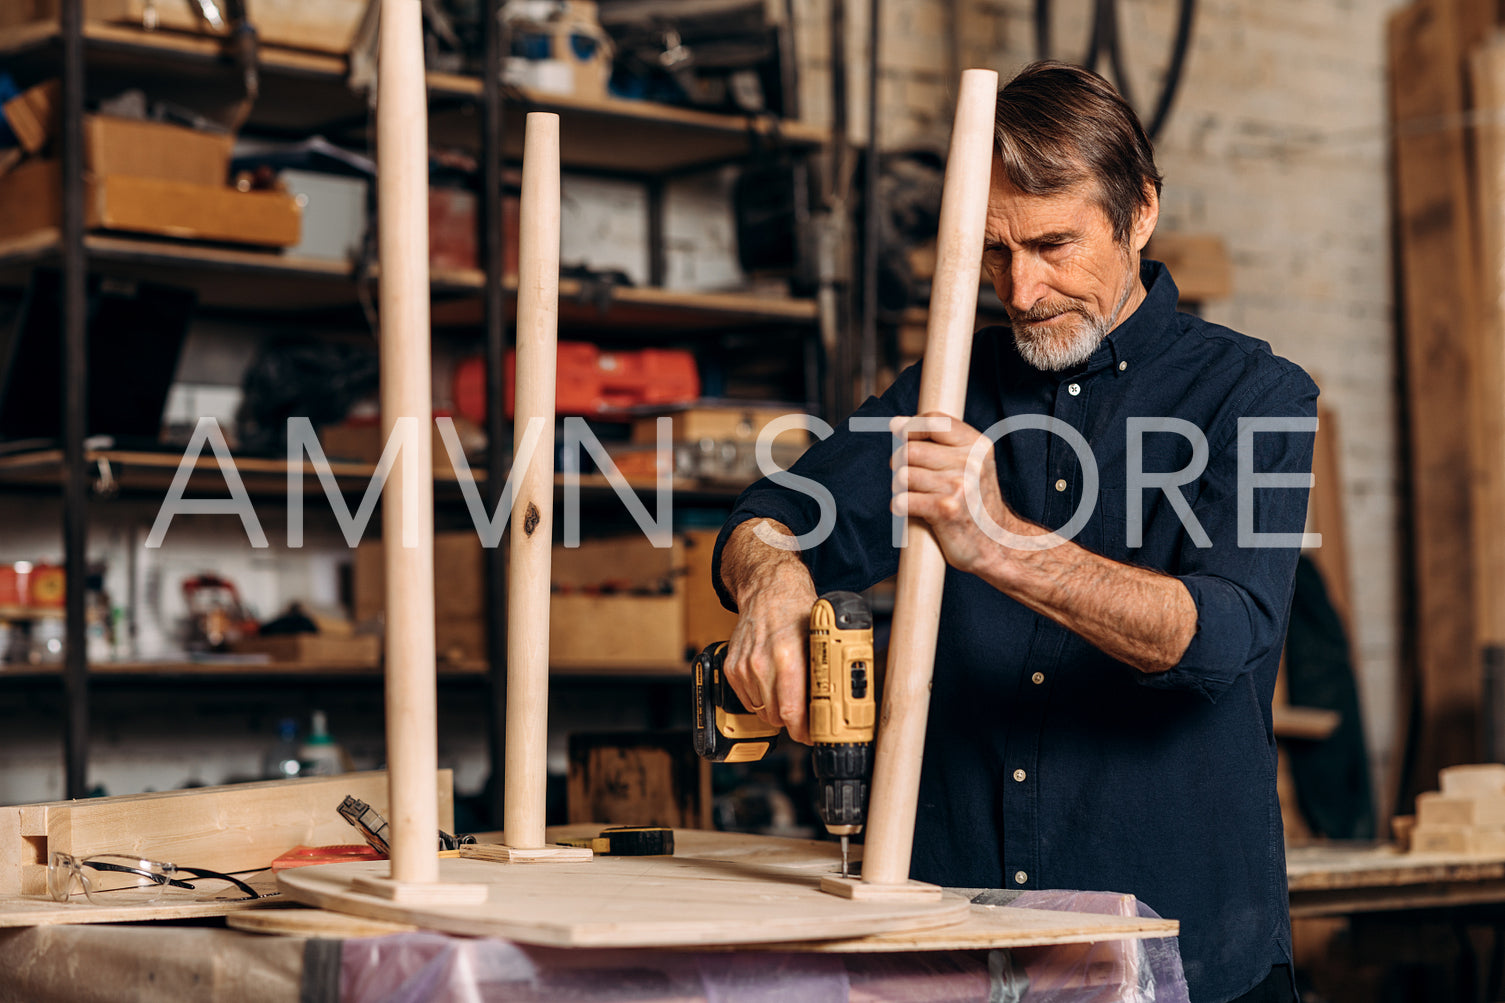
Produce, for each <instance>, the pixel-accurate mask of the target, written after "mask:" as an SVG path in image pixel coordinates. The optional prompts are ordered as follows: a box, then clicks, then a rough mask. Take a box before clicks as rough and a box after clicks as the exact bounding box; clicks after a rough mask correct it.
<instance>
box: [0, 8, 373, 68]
mask: <svg viewBox="0 0 1505 1003" xmlns="http://www.w3.org/2000/svg"><path fill="white" fill-rule="evenodd" d="M15 2H16V0H4V3H0V8H4V7H8V6H9V5H10V4H12V3H15ZM20 5H21V6H22V7H28V6H30V7H31V10H32V12H31V15H30V17H28V18H26V20H42V19H46V18H56V17H57V16H58V11H59V0H20ZM148 8H151V9H152V11H153V15H154V16H155V18H156V22H157V26H158V28H165V29H168V30H170V31H186V32H190V33H192V34H195V35H203V34H211V33H212V32H210V31H209V30H208V29H207V28H206V27H205V25H204V22H203V21H202V19H200V18H199V16H198V15H197V14H196V13H194V7H193V5H192V4H189V3H163V2H162V0H84V16H85V17H86V18H88V19H89V20H91V21H108V22H111V23H112V24H129V25H135V26H137V27H140V26H142V25H144V24H146V23H147V20H146V19H147V10H148ZM365 12H366V0H246V16H247V18H248V19H249V20H250V22H251V24H253V25H254V26H255V27H256V33H257V36H258V37H259V39H260V41H261V44H263V45H281V46H286V47H288V48H291V49H309V50H312V51H314V52H332V53H336V54H338V55H343V54H345V53H346V52H348V51H350V43H351V42H352V41H353V40H354V39H355V32H356V29H357V28H359V27H360V23H361V17H362V16H363V15H364V14H365ZM12 16H13V15H12V14H10V13H7V14H5V15H0V24H9V23H13V22H12V21H11V17H12ZM14 23H24V22H22V21H21V20H20V19H19V18H17V20H16V21H15V22H14Z"/></svg>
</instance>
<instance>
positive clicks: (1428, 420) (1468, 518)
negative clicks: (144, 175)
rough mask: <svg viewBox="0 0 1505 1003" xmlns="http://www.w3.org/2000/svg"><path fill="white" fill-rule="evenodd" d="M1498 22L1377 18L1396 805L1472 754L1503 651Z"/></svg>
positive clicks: (1479, 744)
mask: <svg viewBox="0 0 1505 1003" xmlns="http://www.w3.org/2000/svg"><path fill="white" fill-rule="evenodd" d="M1500 22H1501V15H1500V12H1499V10H1498V9H1497V7H1496V4H1494V3H1493V2H1489V3H1486V2H1483V0H1418V2H1416V3H1413V4H1412V5H1410V6H1409V7H1405V8H1403V9H1401V10H1399V11H1397V12H1396V13H1395V14H1394V15H1393V17H1392V19H1391V22H1390V33H1389V71H1390V83H1391V114H1392V130H1391V135H1392V142H1393V144H1394V154H1395V157H1394V164H1395V220H1396V234H1397V242H1396V247H1397V255H1398V266H1399V269H1398V270H1399V276H1400V288H1399V289H1398V290H1397V296H1398V299H1399V301H1400V303H1401V305H1402V314H1401V340H1402V343H1403V368H1404V386H1405V404H1404V406H1403V408H1402V411H1403V413H1405V414H1406V416H1407V417H1406V421H1407V437H1408V443H1409V447H1410V448H1409V463H1410V470H1409V478H1408V479H1409V484H1410V486H1409V490H1410V509H1411V525H1410V526H1409V527H1408V528H1409V533H1408V534H1407V535H1408V538H1409V539H1410V541H1411V547H1412V553H1411V558H1412V563H1413V565H1414V567H1415V581H1414V586H1413V587H1414V595H1415V601H1414V605H1413V614H1412V617H1411V621H1412V629H1413V632H1414V635H1415V639H1416V663H1415V666H1414V671H1415V676H1414V681H1413V685H1412V687H1411V688H1412V690H1413V693H1414V701H1415V703H1416V709H1417V711H1418V713H1416V714H1415V716H1414V717H1415V720H1416V721H1417V725H1416V728H1417V733H1416V735H1415V736H1414V742H1413V744H1414V747H1415V749H1416V753H1417V755H1416V758H1415V761H1414V769H1413V772H1412V774H1411V778H1410V779H1409V781H1408V782H1406V783H1405V784H1404V785H1403V790H1402V792H1401V793H1402V800H1403V801H1404V800H1405V799H1406V798H1409V797H1410V796H1411V795H1412V794H1414V793H1416V792H1417V791H1418V790H1419V789H1421V786H1422V784H1424V783H1425V782H1426V778H1430V777H1432V776H1434V775H1436V773H1437V771H1438V770H1440V769H1441V768H1443V767H1446V766H1451V765H1454V764H1459V763H1468V762H1472V761H1475V760H1477V759H1478V758H1479V757H1480V751H1481V750H1482V749H1483V748H1484V742H1483V731H1484V724H1485V722H1484V721H1483V719H1482V714H1481V710H1480V708H1481V707H1483V706H1484V702H1483V700H1482V694H1483V690H1484V666H1485V664H1486V662H1487V660H1488V659H1490V658H1498V657H1499V656H1500V655H1501V654H1505V521H1502V520H1500V518H1499V513H1500V512H1501V511H1502V510H1505V395H1501V393H1500V387H1501V386H1502V385H1505V40H1502V38H1501V37H1500V35H1499V29H1500V27H1501V23H1500ZM1490 755H1491V757H1493V756H1497V755H1498V753H1497V752H1493V751H1491V753H1490Z"/></svg>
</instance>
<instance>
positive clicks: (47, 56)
mask: <svg viewBox="0 0 1505 1003" xmlns="http://www.w3.org/2000/svg"><path fill="white" fill-rule="evenodd" d="M486 6H487V10H488V14H489V20H488V23H489V24H490V25H491V29H490V31H489V32H488V36H487V39H486V51H485V72H484V74H483V75H482V76H481V77H480V78H474V77H465V76H457V75H453V74H430V75H429V96H430V109H431V138H432V140H433V141H434V142H435V143H439V144H453V145H459V146H466V147H469V148H471V149H474V150H476V151H477V153H479V155H480V160H481V164H482V172H483V178H482V180H483V186H482V193H481V198H480V200H479V203H480V205H479V209H480V213H481V224H482V233H483V235H484V242H483V247H482V258H483V261H484V262H485V267H484V268H482V269H474V270H450V271H440V270H436V271H435V272H434V273H433V276H432V288H433V293H434V310H435V323H436V325H446V324H447V325H457V326H458V325H465V326H470V325H478V326H480V327H481V329H482V330H483V331H484V335H485V345H486V355H487V360H488V369H489V377H488V381H489V382H488V392H489V394H490V399H492V400H499V399H501V397H502V396H503V393H502V386H501V379H502V371H503V366H502V360H503V358H504V355H505V353H506V351H507V348H508V346H509V343H510V341H511V338H510V311H511V303H510V300H511V298H512V294H513V292H514V289H515V280H513V279H511V278H510V277H508V276H506V275H504V274H503V273H502V264H501V262H502V244H501V240H502V233H501V230H502V228H501V226H500V221H501V219H502V205H501V199H502V171H503V167H504V164H505V163H506V162H507V161H508V160H515V159H516V157H517V156H519V155H520V151H521V138H522V130H521V129H520V128H511V129H509V128H506V127H505V126H506V116H507V115H509V114H512V113H515V112H525V111H529V110H535V109H536V110H546V111H555V112H558V113H559V114H560V115H561V117H562V118H564V119H565V121H566V123H567V127H566V129H565V130H564V133H563V134H564V144H563V149H562V158H563V160H564V162H565V164H566V169H567V170H571V171H575V172H582V173H598V174H610V175H612V176H616V177H631V178H637V179H639V180H641V181H643V182H644V183H645V185H646V186H647V191H648V194H649V204H650V212H651V218H650V226H649V229H650V232H651V233H658V234H661V233H662V220H661V213H662V202H663V190H664V184H665V183H666V182H667V181H668V180H669V179H672V178H675V177H680V176H684V175H687V174H691V173H695V172H699V171H705V170H709V169H711V168H715V167H718V166H721V165H725V164H729V163H734V162H737V161H740V160H744V159H746V158H748V157H749V156H751V155H752V154H753V152H754V151H756V150H758V149H765V148H768V147H770V146H781V147H782V148H784V149H787V150H792V151H795V152H803V153H809V152H813V151H815V150H817V149H819V148H822V147H823V146H824V145H825V144H826V142H827V141H828V134H827V133H826V131H825V130H818V129H815V128H813V127H810V126H808V125H805V124H803V123H801V122H798V121H782V122H777V123H775V122H774V121H772V120H770V119H767V118H753V117H741V116H733V115H719V114H711V113H706V112H701V111H695V110H689V109H683V108H674V107H669V106H664V105H653V104H649V103H644V102H628V101H615V100H609V101H604V102H591V101H580V100H576V99H573V98H569V97H563V96H558V95H545V94H537V93H530V92H528V91H525V90H519V89H516V88H511V87H504V86H503V85H502V84H501V83H500V77H501V74H500V69H501V58H502V54H501V51H500V38H499V37H498V29H497V27H496V26H497V25H498V23H499V21H498V18H497V17H496V13H497V11H498V9H499V7H500V0H487V5H486ZM0 58H3V59H5V61H6V63H7V66H9V67H11V68H12V70H13V72H17V73H18V74H19V75H20V76H22V77H26V76H28V75H30V76H41V75H43V74H48V75H50V74H51V73H54V72H56V69H57V67H59V66H61V70H62V78H63V87H62V142H61V144H60V145H61V149H62V173H63V200H62V202H63V213H62V220H61V226H60V227H59V228H58V229H56V230H51V231H44V232H41V233H36V234H32V235H29V236H27V237H25V238H23V239H20V240H14V241H10V242H7V243H4V244H0V286H18V285H20V284H22V283H24V282H25V280H26V276H27V275H29V273H30V271H31V270H32V269H33V268H34V267H35V266H36V265H38V264H56V265H58V266H59V267H60V269H61V271H62V275H63V291H62V296H63V304H62V307H63V310H62V316H63V331H62V338H61V341H60V351H61V353H62V358H63V366H62V372H63V384H64V385H63V386H62V387H61V388H60V390H61V394H60V401H61V410H62V419H63V420H62V428H63V443H62V446H61V448H60V449H52V450H42V451H37V452H33V453H26V454H19V455H12V456H9V457H0V484H11V485H21V486H32V487H38V486H40V487H42V488H50V487H52V486H54V485H60V487H61V493H62V509H63V511H62V519H63V526H64V565H65V573H66V575H67V580H68V582H69V583H70V586H71V585H73V584H75V583H81V582H83V581H84V580H85V577H86V570H87V568H86V552H87V540H88V524H89V508H90V492H91V490H92V486H93V478H94V476H95V471H96V470H97V467H98V464H99V462H100V461H101V460H104V461H105V462H107V463H111V464H113V465H114V468H115V469H116V471H117V473H119V474H120V475H121V477H122V478H123V480H122V481H121V483H122V484H123V485H124V486H125V488H126V489H127V490H130V489H132V487H133V486H135V488H136V489H140V490H148V489H152V488H154V487H158V486H161V485H165V484H166V483H167V482H168V481H169V480H170V478H171V474H172V470H173V469H175V468H176V465H177V458H176V457H173V458H163V457H160V456H157V457H149V456H147V455H142V454H127V453H123V452H121V451H111V450H99V449H91V448H86V443H85V434H86V431H87V428H86V422H87V404H88V386H87V378H88V372H87V365H86V360H87V358H88V345H87V330H86V325H85V316H86V311H87V302H86V282H87V278H88V276H89V275H90V274H92V273H95V272H99V273H103V274H106V275H115V276H120V277H125V278H141V277H145V276H151V277H152V278H153V279H155V280H157V281H163V282H168V283H177V284H182V285H186V286H190V287H192V288H194V289H195V290H196V291H197V292H198V294H199V296H200V300H201V302H202V303H203V304H204V305H205V306H208V307H215V308H224V309H249V310H255V311H257V312H258V313H262V314H273V313H277V312H282V313H290V312H295V311H309V310H319V309H328V308H336V309H342V308H349V307H351V306H353V305H354V304H355V303H356V302H357V297H356V290H355V287H354V280H355V278H356V276H355V270H354V267H353V266H352V265H350V264H347V263H344V262H331V261H324V260H317V259H300V258H297V257H294V256H286V255H277V254H274V253H268V252H260V251H249V250H237V249H231V248H225V247H217V246H205V245H193V244H186V243H179V242H174V241H171V240H158V239H149V238H145V237H131V236H124V235H114V234H111V235H106V234H86V233H85V230H84V214H83V202H84V192H85V179H84V170H83V144H82V137H83V119H84V108H85V104H86V83H87V82H88V78H86V72H87V74H88V75H89V77H91V78H94V79H97V80H98V81H100V82H102V83H105V84H113V82H115V81H123V82H128V83H129V84H136V83H137V82H139V81H143V80H146V81H155V82H164V81H174V82H178V83H181V82H182V81H184V80H188V81H191V82H192V85H193V87H194V89H195V91H196V92H197V93H201V94H207V93H215V92H217V91H222V92H224V95H225V96H227V97H232V98H233V97H234V96H235V93H236V88H237V87H238V86H239V83H238V80H237V78H236V76H235V74H234V73H233V72H232V70H233V63H232V60H231V59H230V57H229V56H228V55H227V54H226V51H225V47H224V45H223V44H222V42H221V41H220V40H219V39H215V38H210V37H203V36H192V35H182V34H173V33H169V32H146V31H143V30H141V29H138V28H133V27H129V26H118V25H110V24H102V23H97V22H88V21H86V20H85V18H84V0H62V5H61V17H60V19H59V20H58V21H57V22H53V23H39V24H35V25H28V26H24V27H22V28H19V29H11V30H8V31H5V32H3V33H0ZM258 69H259V71H260V74H261V91H260V95H259V97H258V99H257V101H256V103H255V105H254V106H253V108H252V110H251V115H250V118H249V120H248V121H247V123H246V127H247V128H250V129H254V130H257V131H260V132H263V133H266V134H269V135H278V134H280V135H285V136H299V137H301V136H305V135H308V134H310V133H320V134H323V135H325V136H326V137H327V138H329V139H331V140H332V141H334V142H337V143H340V142H345V143H350V142H356V143H363V141H364V139H363V137H364V135H365V131H366V129H367V128H368V116H367V110H366V108H365V106H364V98H363V97H361V96H360V95H357V94H355V93H353V92H352V91H351V90H350V89H349V87H348V86H347V84H346V61H345V59H344V58H343V57H338V56H330V55H320V54H314V53H307V52H296V51H291V50H280V49H277V48H273V47H263V48H262V49H261V51H260V54H259V58H258ZM650 257H651V260H650V278H651V279H652V280H653V282H654V283H655V286H650V287H646V288H621V289H618V290H616V291H615V293H614V296H613V299H612V301H611V304H610V309H609V312H608V313H607V314H605V315H603V314H602V313H601V312H600V310H599V308H598V307H596V306H595V305H594V304H589V305H588V304H583V303H576V302H574V301H573V300H572V299H571V297H572V296H573V295H574V294H575V293H578V292H579V290H578V288H576V286H575V284H572V283H571V282H570V281H568V280H566V281H565V282H563V283H562V284H561V297H562V301H561V322H562V323H563V324H565V325H568V324H571V323H575V324H580V325H584V324H587V323H589V324H595V325H602V326H605V327H610V328H611V329H612V330H616V331H622V332H637V333H648V332H660V333H664V332H667V333H674V334H676V335H680V336H688V335H690V334H691V333H692V332H704V333H705V336H706V337H708V338H714V337H717V336H718V334H721V333H725V332H730V331H735V330H737V329H739V328H740V329H747V328H750V327H754V326H756V325H766V324H786V325H794V326H799V327H801V328H809V329H810V330H811V332H812V335H813V331H814V329H815V327H816V325H817V324H818V322H819V315H818V307H817V304H816V302H815V301H813V300H799V299H782V300H781V299H769V298H764V297H759V296H752V295H743V294H734V293H732V294H725V293H717V294H696V293H681V292H671V291H668V290H664V289H662V288H657V285H661V283H662V278H663V275H664V263H663V258H662V254H661V253H655V254H653V255H651V256H650ZM248 280H250V281H248ZM269 288H274V289H275V290H276V296H275V298H273V297H269V296H268V295H267V290H268V289H269ZM269 303H270V304H271V305H270V306H269ZM806 340H807V342H809V341H810V340H811V339H810V338H807V339H806ZM803 367H804V374H805V386H806V388H807V391H806V396H807V397H808V398H810V399H811V400H812V402H813V401H814V400H815V399H817V398H819V397H820V396H821V393H820V390H819V378H820V377H819V367H820V361H819V359H818V358H816V357H815V356H814V355H813V354H812V353H811V352H809V351H806V353H805V358H804V359H803ZM492 411H493V414H492V415H491V417H490V420H489V428H488V432H489V451H488V456H487V462H486V467H487V468H489V469H492V470H498V469H504V468H505V466H506V465H507V463H508V460H509V453H510V440H511V434H510V429H509V428H508V426H507V424H506V422H505V416H504V415H502V414H501V413H500V411H501V409H500V408H494V409H492ZM164 459H166V461H167V464H168V465H167V466H166V467H165V468H164V466H163V463H164ZM206 462H207V464H208V466H210V467H213V465H214V462H213V459H212V458H208V459H207V461H206ZM244 463H245V464H246V465H245V466H242V470H243V472H247V471H249V473H250V476H249V477H248V478H247V480H248V488H250V487H251V483H252V482H254V481H255V480H256V478H260V479H261V481H262V482H264V483H265V484H267V485H272V484H274V483H285V476H286V464H285V463H280V462H278V461H270V460H246V461H244ZM262 465H265V467H266V469H264V470H263V469H260V466H262ZM332 465H333V466H334V467H335V470H336V474H337V476H339V477H341V478H342V483H343V482H348V483H349V484H350V485H351V487H352V490H357V489H360V490H363V489H364V485H365V483H366V482H367V480H368V479H369V477H370V475H371V471H372V468H371V466H370V465H367V464H339V463H335V464H332ZM252 468H255V469H252ZM206 473H207V474H208V476H211V477H213V476H217V475H216V474H215V473H214V472H213V471H206ZM478 480H481V481H482V483H483V485H484V493H485V495H486V498H487V501H488V504H489V505H491V506H493V507H494V506H495V505H496V504H497V502H498V495H499V492H500V490H501V486H502V479H500V478H491V479H484V474H480V475H478ZM442 483H443V480H442V478H441V484H442ZM586 487H587V489H588V490H591V491H594V492H599V493H601V495H602V496H603V497H604V496H605V494H606V493H607V492H609V490H610V489H609V488H607V487H606V486H605V485H604V483H599V484H593V483H592V482H591V481H590V480H589V479H587V481H586ZM641 489H642V490H651V486H642V487H641ZM267 490H273V489H272V488H271V487H268V488H267ZM733 494H734V492H732V491H730V490H729V489H727V488H725V487H723V486H719V485H708V484H703V485H691V486H689V487H688V488H687V489H686V490H684V491H679V490H677V497H678V496H685V497H688V498H690V499H692V500H698V501H719V502H721V503H725V502H726V501H727V500H729V498H730V497H732V496H733ZM501 553H502V552H501V549H500V548H495V549H493V550H492V551H491V552H490V558H489V561H488V571H487V583H488V587H489V589H490V590H491V593H492V595H493V598H494V607H495V608H503V607H504V602H503V599H502V596H503V593H504V590H505V585H506V576H505V567H504V564H503V559H502V557H501ZM66 615H67V628H66V653H65V659H64V662H63V664H62V666H61V667H60V668H53V667H40V668H32V669H23V670H20V671H16V672H9V671H8V672H7V676H10V677H14V678H16V679H26V678H49V677H56V676H59V675H60V676H61V678H62V683H63V686H64V690H65V698H66V717H67V723H66V729H65V741H64V758H65V761H66V771H65V776H66V781H65V786H66V792H65V793H66V796H67V797H70V798H72V797H80V796H83V795H84V794H85V793H86V790H87V786H86V785H87V779H88V778H87V769H88V759H89V735H88V720H89V706H90V677H91V675H95V674H97V675H99V676H101V677H107V678H111V679H119V680H128V679H157V678H179V677H181V678H185V679H190V678H191V679H198V680H202V679H208V678H215V677H218V676H224V677H228V678H243V677H246V676H266V677H274V676H282V675H283V674H284V671H286V672H287V673H288V674H293V673H299V674H300V678H306V677H307V673H312V674H314V675H315V676H318V675H331V676H337V677H339V678H346V677H347V676H349V677H354V678H361V677H370V678H375V677H376V670H373V669H371V668H369V667H353V666H349V667H331V666H320V667H312V666H309V667H304V669H303V670H302V671H301V672H299V670H297V669H295V668H294V667H292V666H275V667H273V666H268V665H254V666H246V665H240V666H235V667H234V668H233V669H231V668H230V667H229V666H226V665H223V664H221V665H215V664H213V663H191V662H190V663H181V662H180V663H109V664H97V665H92V666H91V665H90V664H89V663H88V662H87V661H86V659H85V615H84V590H83V589H82V588H76V587H70V588H69V589H68V594H67V607H66ZM488 640H489V644H490V650H491V652H492V656H491V658H490V659H489V661H488V662H487V663H486V664H484V665H482V664H468V665H465V666H452V667H450V669H449V670H448V671H447V672H446V676H447V677H448V678H475V677H477V676H484V677H485V678H486V680H487V688H488V694H489V696H488V700H489V703H490V707H491V712H492V714H491V717H492V743H493V755H492V760H493V768H494V769H495V768H497V767H498V765H499V764H500V762H501V749H502V747H503V746H502V743H503V741H504V736H503V734H502V729H503V722H504V720H505V710H504V706H503V701H504V697H503V693H504V691H505V671H506V667H505V651H506V643H505V642H506V639H505V624H504V623H503V621H502V618H500V617H494V618H492V621H491V627H490V634H489V638H488ZM680 671H682V670H681V669H679V667H673V666H665V667H664V673H663V675H664V676H672V675H677V674H679V672H680ZM575 674H576V675H580V673H575ZM583 675H585V676H590V675H592V673H584V674H583ZM634 675H637V676H641V675H643V673H641V672H638V673H634ZM649 675H652V674H651V673H650V674H649ZM613 677H615V678H620V674H616V673H606V674H605V675H603V678H613ZM495 786H496V787H497V790H498V796H500V785H495ZM498 817H500V815H499V814H498Z"/></svg>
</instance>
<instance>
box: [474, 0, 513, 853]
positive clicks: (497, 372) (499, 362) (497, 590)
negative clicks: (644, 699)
mask: <svg viewBox="0 0 1505 1003" xmlns="http://www.w3.org/2000/svg"><path fill="white" fill-rule="evenodd" d="M501 11H502V0H487V4H486V50H485V52H486V56H485V63H484V75H483V76H482V78H481V112H482V130H481V186H482V187H481V239H482V242H483V245H484V253H485V264H486V293H485V311H486V313H485V318H486V321H485V322H486V473H487V476H486V508H487V510H488V511H490V512H495V511H496V508H497V506H498V505H500V504H501V500H502V488H503V486H504V485H505V483H506V470H507V466H508V463H509V457H510V452H509V450H508V448H507V447H508V443H509V442H511V441H512V432H511V429H509V428H508V427H507V416H506V414H504V413H503V410H502V400H503V399H504V395H505V393H506V390H505V388H504V387H503V385H502V372H503V367H504V365H505V361H506V357H507V338H508V322H507V292H506V279H507V277H506V274H505V267H504V266H505V264H506V255H507V245H506V220H505V209H504V202H503V196H502V184H503V176H504V172H503V170H502V160H503V154H502V143H503V140H504V137H505V135H506V133H505V113H506V108H505V105H504V103H503V101H502V83H501V81H502V22H501ZM486 594H487V595H488V596H489V599H490V606H489V608H490V609H492V610H503V609H506V608H507V561H506V556H505V553H504V551H503V550H502V548H501V546H496V547H492V548H491V549H489V550H487V551H486ZM486 651H487V665H486V686H487V690H488V701H487V711H488V713H489V716H490V724H491V729H490V741H489V742H488V749H489V751H490V754H491V788H490V795H491V797H490V802H491V803H490V805H489V807H490V809H491V818H492V820H493V824H494V825H498V826H499V825H500V824H501V819H502V815H503V801H504V798H503V796H502V792H503V784H502V777H503V774H504V772H505V771H504V766H505V763H506V749H507V618H506V617H504V616H498V615H492V616H488V617H487V618H486Z"/></svg>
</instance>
